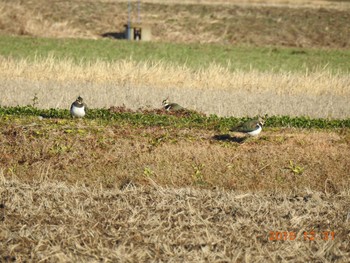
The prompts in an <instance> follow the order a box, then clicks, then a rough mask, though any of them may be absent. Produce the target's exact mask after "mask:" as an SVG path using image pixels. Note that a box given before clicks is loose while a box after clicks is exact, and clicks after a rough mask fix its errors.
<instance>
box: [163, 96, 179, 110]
mask: <svg viewBox="0 0 350 263" xmlns="http://www.w3.org/2000/svg"><path fill="white" fill-rule="evenodd" d="M162 105H163V107H164V109H165V110H167V111H179V110H184V107H182V106H180V105H179V104H177V103H169V99H168V98H166V99H165V100H163V102H162Z"/></svg>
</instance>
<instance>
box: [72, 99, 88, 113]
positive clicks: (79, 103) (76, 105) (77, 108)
mask: <svg viewBox="0 0 350 263" xmlns="http://www.w3.org/2000/svg"><path fill="white" fill-rule="evenodd" d="M86 110H87V106H86V104H85V103H84V102H83V98H82V97H80V96H79V97H78V98H77V99H76V100H75V101H74V102H73V103H72V106H71V107H70V114H71V115H72V117H73V118H74V117H76V118H82V117H84V116H85V114H86Z"/></svg>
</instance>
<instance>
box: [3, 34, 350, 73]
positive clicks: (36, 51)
mask: <svg viewBox="0 0 350 263" xmlns="http://www.w3.org/2000/svg"><path fill="white" fill-rule="evenodd" d="M0 56H4V57H14V58H19V59H20V58H26V59H30V60H33V59H35V58H36V57H41V58H45V57H47V56H54V57H55V58H57V59H67V58H69V59H72V60H73V61H75V62H77V63H80V62H84V61H85V62H93V61H96V60H102V61H107V62H113V61H117V60H121V59H132V60H135V61H137V62H139V61H153V62H158V61H162V62H165V63H171V64H174V65H180V66H182V65H186V66H188V67H190V68H193V69H203V68H206V67H208V66H209V65H210V64H212V63H214V64H217V65H221V66H224V67H227V68H229V69H230V70H247V71H248V70H251V69H255V70H259V71H268V72H306V71H308V72H310V71H314V70H320V69H323V68H326V69H327V70H330V71H332V72H342V73H348V72H350V50H322V49H304V48H276V47H253V46H233V45H218V44H177V43H161V42H131V41H126V40H111V39H98V40H92V39H50V38H37V37H23V36H22V37H18V36H0Z"/></svg>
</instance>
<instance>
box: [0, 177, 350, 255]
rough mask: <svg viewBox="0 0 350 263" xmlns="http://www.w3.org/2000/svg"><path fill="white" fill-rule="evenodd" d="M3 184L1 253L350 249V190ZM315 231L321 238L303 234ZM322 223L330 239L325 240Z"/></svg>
mask: <svg viewBox="0 0 350 263" xmlns="http://www.w3.org/2000/svg"><path fill="white" fill-rule="evenodd" d="M0 184H1V188H0V189H1V195H2V196H3V198H2V200H1V201H2V205H4V207H2V208H1V213H2V219H1V225H2V227H1V232H0V233H1V234H0V240H1V242H0V252H1V258H2V261H6V260H8V261H16V262H19V261H31V262H43V261H44V262H101V261H102V262H116V261H118V262H150V261H152V262H155V261H156V262H159V261H161V262H266V261H269V262H281V261H282V262H305V261H312V262H346V260H347V258H349V256H350V254H349V250H348V247H349V245H350V244H349V238H350V234H349V230H348V229H349V224H350V223H349V220H347V213H348V212H349V210H348V209H349V206H348V203H349V201H350V199H349V198H350V196H349V192H342V193H339V194H338V195H336V196H325V195H324V194H322V193H318V192H313V191H301V192H300V193H298V194H295V195H286V194H283V193H280V192H278V193H274V192H270V193H259V192H257V193H249V194H240V193H237V192H223V191H219V190H213V191H207V190H201V191H198V190H194V189H189V188H183V189H169V188H162V187H157V186H156V187H137V188H135V187H129V188H126V189H124V190H115V189H113V190H105V189H101V188H100V187H99V186H98V185H95V186H91V187H86V186H84V185H67V184H66V183H64V182H57V181H50V180H47V179H44V180H40V181H36V182H33V183H25V182H22V181H19V180H16V179H12V178H11V179H10V178H3V177H2V178H1V183H0ZM5 189H6V190H5ZM320 215H322V216H320ZM270 231H281V232H283V231H288V232H295V233H296V234H297V239H296V240H293V241H290V240H287V241H284V240H279V241H269V239H268V238H269V233H270ZM311 231H314V232H315V235H316V238H317V240H315V241H308V240H307V241H305V240H304V236H303V233H304V232H307V233H310V232H311ZM324 231H334V232H335V235H336V236H335V239H334V240H328V241H324V240H322V239H321V238H322V237H323V236H322V233H323V232H324ZM309 236H310V234H309ZM299 239H301V240H299ZM320 239H321V240H320Z"/></svg>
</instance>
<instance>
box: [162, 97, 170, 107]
mask: <svg viewBox="0 0 350 263" xmlns="http://www.w3.org/2000/svg"><path fill="white" fill-rule="evenodd" d="M168 104H169V99H168V98H166V99H165V100H163V101H162V105H163V106H166V105H168Z"/></svg>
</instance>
